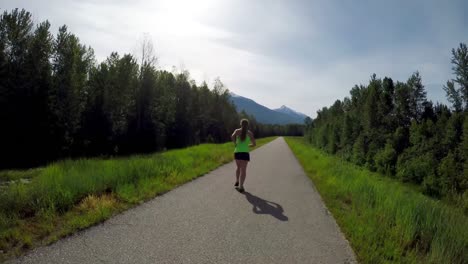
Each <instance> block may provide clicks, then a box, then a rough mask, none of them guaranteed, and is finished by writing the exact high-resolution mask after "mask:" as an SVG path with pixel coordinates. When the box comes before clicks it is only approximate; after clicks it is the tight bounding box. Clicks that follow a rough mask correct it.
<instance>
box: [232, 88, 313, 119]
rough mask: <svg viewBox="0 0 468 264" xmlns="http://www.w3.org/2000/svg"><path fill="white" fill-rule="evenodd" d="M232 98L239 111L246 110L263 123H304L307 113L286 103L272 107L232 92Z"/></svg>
mask: <svg viewBox="0 0 468 264" xmlns="http://www.w3.org/2000/svg"><path fill="white" fill-rule="evenodd" d="M231 100H232V102H233V103H234V105H235V106H236V108H237V111H238V112H241V111H245V112H246V113H247V114H249V115H253V116H254V117H255V119H256V120H257V121H258V122H260V123H263V124H280V125H284V124H302V123H304V119H305V118H306V117H307V115H305V114H303V113H299V112H297V111H295V110H293V109H291V108H289V107H287V106H285V105H283V106H281V107H280V108H277V109H270V108H268V107H266V106H263V105H261V104H259V103H257V102H255V101H254V100H252V99H249V98H247V97H243V96H240V95H237V94H234V93H231Z"/></svg>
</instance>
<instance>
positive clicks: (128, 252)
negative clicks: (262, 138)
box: [9, 138, 356, 264]
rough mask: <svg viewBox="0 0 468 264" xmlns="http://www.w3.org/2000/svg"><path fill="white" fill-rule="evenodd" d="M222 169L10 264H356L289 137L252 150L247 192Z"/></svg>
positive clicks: (231, 169)
mask: <svg viewBox="0 0 468 264" xmlns="http://www.w3.org/2000/svg"><path fill="white" fill-rule="evenodd" d="M234 172H235V164H234V163H233V162H231V163H229V164H227V165H224V166H222V167H220V168H218V169H216V170H214V171H212V172H210V173H208V174H207V175H205V176H203V177H200V178H198V179H196V180H194V181H192V182H190V183H187V184H185V185H183V186H181V187H179V188H176V189H175V190H173V191H170V192H168V193H166V194H164V195H162V196H159V197H156V198H155V199H153V200H150V201H148V202H146V203H144V204H142V205H141V206H138V207H136V208H133V209H130V210H128V211H126V212H124V213H122V214H120V215H117V216H115V217H113V218H111V219H109V220H108V221H106V222H104V223H102V224H100V225H97V226H94V227H92V228H89V229H87V230H85V231H82V232H79V233H77V234H76V235H73V236H71V237H68V238H65V239H62V240H60V241H58V242H57V243H54V244H52V245H50V246H47V247H41V248H37V249H35V250H33V251H31V252H30V253H29V254H27V255H26V256H23V257H21V258H19V259H15V260H12V261H11V262H9V263H48V264H49V263H61V264H63V263H282V264H285V263H333V264H335V263H356V260H355V257H354V253H353V251H352V249H351V248H350V246H349V245H348V242H347V241H346V240H345V238H344V236H343V234H342V233H341V232H340V230H339V227H338V226H337V224H336V223H335V220H334V219H333V217H332V216H331V214H330V213H329V212H328V210H327V209H326V207H325V205H324V204H323V202H322V200H321V198H320V195H319V194H318V193H317V191H316V190H315V187H314V186H313V184H312V182H311V181H310V180H309V178H307V176H306V175H305V173H304V171H303V169H302V167H301V166H300V165H299V163H298V162H297V160H296V158H295V157H294V155H293V153H292V152H291V150H290V149H289V147H288V146H287V144H286V142H285V141H284V139H283V138H279V139H276V140H274V141H273V142H271V143H269V144H267V145H265V146H263V147H261V148H259V149H257V150H255V151H253V152H252V153H251V162H250V163H249V166H248V168H247V180H246V183H245V189H246V192H245V193H244V194H241V193H239V192H237V191H236V189H234V181H235V176H234V175H235V174H234Z"/></svg>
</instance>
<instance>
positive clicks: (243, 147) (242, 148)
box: [234, 135, 250, 153]
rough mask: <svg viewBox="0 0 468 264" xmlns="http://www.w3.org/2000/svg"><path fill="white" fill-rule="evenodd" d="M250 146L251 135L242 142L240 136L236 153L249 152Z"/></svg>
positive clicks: (237, 140) (237, 139)
mask: <svg viewBox="0 0 468 264" xmlns="http://www.w3.org/2000/svg"><path fill="white" fill-rule="evenodd" d="M249 144H250V137H249V135H246V136H245V140H244V141H241V138H240V136H237V138H236V148H235V149H234V153H237V152H249Z"/></svg>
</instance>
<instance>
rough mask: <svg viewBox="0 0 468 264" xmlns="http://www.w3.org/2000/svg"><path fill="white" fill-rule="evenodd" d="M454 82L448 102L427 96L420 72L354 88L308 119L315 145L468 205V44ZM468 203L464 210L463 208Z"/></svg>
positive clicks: (455, 62)
mask: <svg viewBox="0 0 468 264" xmlns="http://www.w3.org/2000/svg"><path fill="white" fill-rule="evenodd" d="M451 55H452V56H451V63H452V71H453V79H450V80H448V81H447V83H446V85H444V86H443V87H441V89H444V90H445V91H446V94H447V99H448V101H449V102H450V104H451V105H450V106H446V105H444V104H440V103H436V104H434V103H433V102H431V101H430V100H428V99H427V96H426V94H427V93H426V90H425V88H424V85H423V82H422V77H421V75H420V74H419V73H418V72H415V73H413V74H412V75H411V76H410V77H409V78H408V80H407V81H406V82H400V81H397V82H394V81H393V80H392V79H391V78H389V77H385V78H383V79H380V78H377V76H376V75H375V74H373V75H372V76H371V78H370V81H369V84H368V85H355V86H354V87H353V88H352V89H351V91H350V96H349V97H345V98H344V99H343V100H337V101H335V103H334V104H333V105H332V106H330V107H324V108H322V109H321V110H319V111H318V112H317V117H316V118H315V119H314V120H308V121H307V127H306V132H305V133H306V138H307V139H308V141H309V142H310V143H312V144H313V145H315V146H317V147H319V148H321V149H323V150H325V151H327V152H329V153H332V154H336V155H338V156H340V157H342V158H343V159H345V160H348V161H351V162H353V163H355V164H357V165H361V166H365V167H367V168H369V169H370V170H372V171H378V172H380V173H382V174H385V175H387V176H389V177H393V178H396V179H399V180H401V181H402V182H407V183H410V184H412V185H414V186H416V188H418V189H420V190H422V191H423V192H424V193H425V194H427V195H429V196H432V197H436V198H445V199H448V200H450V201H455V202H456V203H457V204H458V202H461V204H464V205H465V206H467V205H468V192H467V187H468V116H467V111H468V49H467V45H466V44H465V43H460V45H459V46H458V47H457V48H456V49H455V48H454V49H452V54H451ZM466 209H468V207H465V210H466Z"/></svg>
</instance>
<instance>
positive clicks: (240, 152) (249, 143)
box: [231, 119, 257, 192]
mask: <svg viewBox="0 0 468 264" xmlns="http://www.w3.org/2000/svg"><path fill="white" fill-rule="evenodd" d="M240 124H241V128H238V129H236V130H234V133H232V136H231V139H232V141H233V142H234V144H235V146H236V148H235V150H234V159H235V160H236V164H237V170H236V183H235V184H234V186H235V187H239V189H238V190H239V192H244V181H245V176H246V173H247V163H248V162H249V161H250V154H249V147H255V146H256V145H257V144H256V142H255V138H254V136H253V133H252V132H251V131H250V130H249V121H248V120H247V119H242V120H241V122H240ZM239 179H240V182H239Z"/></svg>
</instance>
